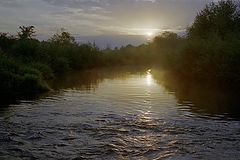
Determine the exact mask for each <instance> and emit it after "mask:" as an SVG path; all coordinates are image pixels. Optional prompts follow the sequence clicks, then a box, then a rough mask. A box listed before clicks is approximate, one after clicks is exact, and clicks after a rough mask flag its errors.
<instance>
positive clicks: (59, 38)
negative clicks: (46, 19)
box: [49, 29, 75, 44]
mask: <svg viewBox="0 0 240 160" xmlns="http://www.w3.org/2000/svg"><path fill="white" fill-rule="evenodd" d="M49 41H50V42H55V43H66V44H67V43H75V38H74V37H72V36H71V34H70V33H69V32H66V31H64V29H61V33H60V34H59V33H56V34H54V35H53V36H52V37H51V38H50V39H49Z"/></svg>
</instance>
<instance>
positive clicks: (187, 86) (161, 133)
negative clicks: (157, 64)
mask: <svg viewBox="0 0 240 160" xmlns="http://www.w3.org/2000/svg"><path fill="white" fill-rule="evenodd" d="M52 86H53V88H54V90H53V91H51V92H50V93H48V94H45V95H39V96H30V95H25V96H24V97H20V98H19V97H12V98H7V97H8V96H5V97H4V96H1V97H2V101H1V106H2V109H1V111H0V159H11V158H12V159H15V158H21V159H44V158H45V159H137V160H138V159H238V158H239V156H240V121H239V118H240V116H239V115H240V114H239V111H238V106H239V104H240V100H239V98H238V95H239V94H238V90H237V89H234V88H227V87H225V86H224V85H219V84H211V83H207V84H206V83H201V84H200V83H199V82H194V81H190V80H183V79H181V80H180V79H178V78H176V77H174V75H171V74H167V73H165V72H162V71H156V70H152V71H150V70H148V69H129V68H127V69H126V68H122V69H119V68H118V69H117V70H113V69H112V70H104V69H103V70H91V71H86V72H81V73H79V72H78V73H71V75H67V76H64V77H63V78H61V79H58V80H57V81H55V82H52ZM3 97H4V98H3ZM4 106H5V107H4ZM6 106H7V107H6Z"/></svg>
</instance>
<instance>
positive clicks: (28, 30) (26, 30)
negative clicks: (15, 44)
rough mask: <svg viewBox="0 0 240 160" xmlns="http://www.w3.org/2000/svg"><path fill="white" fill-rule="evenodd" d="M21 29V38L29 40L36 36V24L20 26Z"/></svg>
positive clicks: (19, 35) (19, 34) (19, 33)
mask: <svg viewBox="0 0 240 160" xmlns="http://www.w3.org/2000/svg"><path fill="white" fill-rule="evenodd" d="M19 29H20V30H21V31H20V32H18V37H19V39H21V40H29V39H33V37H34V36H35V33H36V31H34V29H35V27H34V26H27V27H26V26H20V27H19Z"/></svg>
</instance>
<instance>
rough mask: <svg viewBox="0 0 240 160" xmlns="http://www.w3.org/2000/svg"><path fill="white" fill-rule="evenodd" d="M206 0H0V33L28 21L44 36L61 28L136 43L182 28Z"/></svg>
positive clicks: (90, 38)
mask: <svg viewBox="0 0 240 160" xmlns="http://www.w3.org/2000/svg"><path fill="white" fill-rule="evenodd" d="M211 1H212V0H0V15H1V16H0V32H8V33H11V34H16V31H17V30H18V27H19V26H22V25H25V26H28V25H33V26H35V27H36V31H37V35H38V37H39V38H40V39H41V38H42V39H44V38H46V37H49V36H51V35H52V34H54V33H56V32H58V31H60V29H61V28H65V29H66V30H67V31H68V32H70V33H72V34H73V35H74V36H76V37H77V39H78V40H79V41H93V40H94V41H95V40H96V41H97V43H98V41H99V42H101V41H105V44H101V45H106V44H108V45H112V46H119V45H121V43H122V45H125V44H127V43H132V44H134V45H137V44H139V43H142V42H144V41H147V40H148V39H149V38H150V37H152V36H154V35H157V34H159V33H161V32H163V31H173V32H177V33H183V32H184V31H185V29H186V27H187V26H189V25H191V24H192V22H193V21H194V17H195V16H196V15H197V12H199V11H200V10H201V9H202V8H203V7H204V6H205V5H206V4H207V3H209V2H211ZM81 37H82V38H81ZM121 37H122V38H123V39H122V40H121ZM115 41H116V42H115ZM116 43H118V44H116Z"/></svg>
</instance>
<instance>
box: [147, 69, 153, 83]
mask: <svg viewBox="0 0 240 160" xmlns="http://www.w3.org/2000/svg"><path fill="white" fill-rule="evenodd" d="M146 80H147V85H148V86H151V85H152V81H153V80H152V74H151V70H150V69H149V70H148V71H147V76H146Z"/></svg>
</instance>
